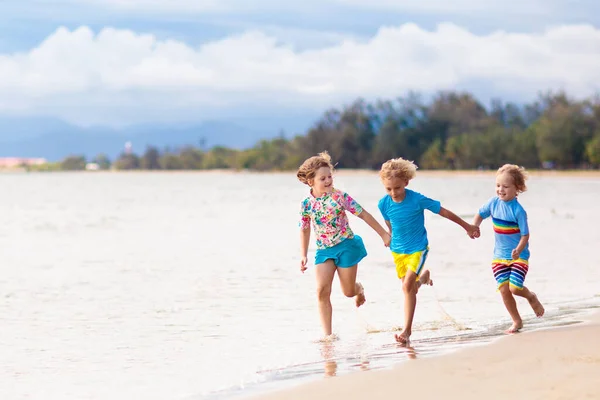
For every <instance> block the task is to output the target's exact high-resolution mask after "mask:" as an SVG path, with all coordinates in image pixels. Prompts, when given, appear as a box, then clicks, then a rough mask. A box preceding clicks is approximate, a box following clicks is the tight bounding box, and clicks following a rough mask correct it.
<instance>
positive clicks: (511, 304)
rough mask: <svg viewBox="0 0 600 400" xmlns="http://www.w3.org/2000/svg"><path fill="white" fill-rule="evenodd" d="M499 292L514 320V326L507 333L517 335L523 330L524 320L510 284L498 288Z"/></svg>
mask: <svg viewBox="0 0 600 400" xmlns="http://www.w3.org/2000/svg"><path fill="white" fill-rule="evenodd" d="M498 291H499V292H500V294H501V295H502V301H503V302H504V307H506V310H507V311H508V313H509V314H510V318H512V320H513V324H512V326H511V327H510V328H509V329H508V330H507V331H506V333H516V332H518V331H519V330H520V329H521V328H523V320H522V319H521V315H519V310H518V309H517V302H516V301H515V298H514V297H513V294H512V292H511V291H510V287H509V285H508V282H507V283H505V284H503V285H502V286H500V287H499V288H498Z"/></svg>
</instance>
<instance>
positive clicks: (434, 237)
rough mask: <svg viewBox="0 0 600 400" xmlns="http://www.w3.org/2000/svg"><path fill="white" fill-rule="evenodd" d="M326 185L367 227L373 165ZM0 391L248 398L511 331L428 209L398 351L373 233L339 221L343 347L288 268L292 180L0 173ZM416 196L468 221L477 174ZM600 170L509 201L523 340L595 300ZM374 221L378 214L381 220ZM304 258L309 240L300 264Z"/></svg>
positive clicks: (550, 180)
mask: <svg viewBox="0 0 600 400" xmlns="http://www.w3.org/2000/svg"><path fill="white" fill-rule="evenodd" d="M335 185H336V186H337V187H338V188H340V189H343V190H345V191H347V192H349V193H350V194H351V195H352V196H354V197H355V198H356V199H357V200H358V201H359V202H360V203H361V204H362V205H363V206H364V207H365V208H366V209H367V210H369V211H370V212H371V213H372V214H373V215H374V216H375V217H376V218H377V219H378V220H379V221H381V217H380V216H379V213H378V210H377V201H378V199H379V198H380V197H381V196H382V195H383V188H382V187H381V185H380V183H379V181H378V179H377V177H376V175H375V174H372V173H364V172H356V173H351V172H342V173H339V174H338V175H336V177H335ZM0 187H2V189H3V191H2V196H0V211H1V212H2V223H1V224H0V326H1V328H0V398H2V399H6V400H9V399H10V400H21V399H44V400H46V399H74V400H75V399H76V400H84V399H93V400H99V399H103V400H104V399H106V400H108V399H110V400H120V399H123V400H125V399H127V400H129V399H145V400H153V399H161V400H193V399H217V398H248V397H252V396H254V395H257V394H260V393H262V392H266V391H270V390H276V389H280V388H285V387H290V386H293V385H297V384H300V383H302V382H306V381H310V380H316V379H324V378H327V377H331V376H334V375H342V374H347V373H350V372H357V371H361V370H372V369H381V368H389V367H391V366H393V365H396V364H398V363H402V362H408V361H409V360H410V359H413V358H420V357H432V356H435V355H437V354H442V353H445V352H449V351H453V350H456V349H459V348H461V347H464V346H470V345H482V344H485V343H489V342H490V341H492V340H494V339H495V338H497V337H500V336H502V331H503V330H504V329H505V328H506V327H508V326H509V325H510V319H509V318H508V314H507V313H506V311H505V309H504V307H503V305H502V302H501V300H500V297H499V295H498V293H496V291H495V283H494V279H493V276H492V274H491V271H490V266H489V263H490V260H491V252H492V248H493V233H492V228H491V224H490V222H489V221H485V222H484V223H483V225H482V237H481V238H480V239H477V240H471V239H469V238H468V237H467V236H466V234H465V233H464V231H463V230H462V229H461V228H460V227H458V226H457V225H455V224H453V223H452V222H450V221H447V220H445V219H443V218H441V217H439V216H436V215H432V214H430V213H428V214H426V223H427V228H428V232H429V239H430V248H431V251H430V256H429V258H428V261H427V267H428V268H429V269H430V270H431V271H432V278H433V280H434V286H433V287H431V288H429V287H425V288H423V289H422V290H421V291H420V293H419V297H418V305H417V312H416V317H415V326H414V329H413V336H412V341H411V346H410V347H402V346H399V345H397V344H395V342H394V339H393V334H394V332H395V331H397V330H398V329H399V328H400V326H401V324H402V306H403V296H402V292H401V287H400V282H399V281H398V279H397V278H396V277H395V271H394V267H393V264H392V262H391V257H390V255H389V250H388V249H386V248H385V247H383V245H382V243H381V242H380V239H379V237H378V236H377V235H376V234H375V233H374V232H373V231H371V229H370V228H369V227H368V226H367V225H366V224H365V223H364V222H363V221H361V220H360V219H358V218H354V217H353V216H350V217H349V218H350V223H351V226H352V228H353V230H354V231H355V232H356V233H358V234H360V235H361V236H362V237H363V239H364V241H365V244H366V246H367V250H368V252H369V256H368V257H367V258H366V259H365V260H364V261H363V262H362V263H361V265H360V266H359V280H360V281H361V282H362V283H363V284H364V286H365V290H366V296H367V303H366V304H365V306H363V307H361V308H360V309H358V310H357V309H356V308H355V307H354V302H353V300H352V299H346V298H344V297H343V295H342V294H341V291H340V289H339V284H338V282H337V279H336V281H335V282H334V289H333V296H332V302H333V309H334V315H333V318H334V319H333V323H334V331H335V333H336V334H337V335H338V336H339V340H338V341H335V342H330V343H322V342H319V340H318V339H319V338H320V335H321V328H320V326H319V321H318V314H317V309H316V295H315V290H314V288H315V286H314V269H313V265H312V263H311V264H310V268H309V270H308V271H307V272H306V273H305V274H301V273H300V272H299V267H298V262H299V257H298V256H299V233H298V226H297V224H298V211H299V203H300V200H301V199H302V197H303V196H304V195H305V194H306V192H307V188H306V187H305V186H303V185H302V184H300V183H299V182H298V181H297V180H296V179H295V176H294V174H293V173H277V174H253V173H217V172H215V173H210V172H203V173H118V174H113V173H98V174H95V173H56V174H22V173H20V174H0ZM410 187H411V188H412V189H414V190H417V191H421V192H422V193H424V194H426V195H428V196H430V197H433V198H436V199H439V200H441V201H442V204H443V206H444V207H446V208H448V209H450V210H452V211H454V212H455V213H457V214H459V215H461V216H463V217H464V218H466V219H467V220H471V219H472V217H473V215H474V213H475V212H476V211H477V210H478V208H479V207H480V206H481V205H482V204H483V203H484V202H485V201H486V200H487V199H488V198H489V197H490V196H492V195H493V194H494V177H493V175H490V174H468V175H450V174H449V175H446V174H438V175H435V174H427V173H420V174H419V175H418V176H417V178H416V179H415V180H414V181H413V182H411V184H410ZM598 198H600V178H594V177H577V176H575V175H535V174H534V175H532V176H531V179H530V180H529V191H527V192H526V193H524V194H523V195H522V196H520V201H521V203H522V204H523V205H524V206H525V208H526V209H527V211H528V214H529V221H530V229H531V241H530V249H531V253H532V256H531V259H530V272H529V274H528V276H527V280H526V285H527V286H528V287H530V288H531V289H532V290H533V291H535V292H536V293H537V294H538V296H539V298H540V300H541V301H542V302H543V303H544V305H545V307H546V316H545V317H544V318H541V319H537V318H535V316H534V314H533V312H532V311H531V309H530V307H529V305H528V304H527V302H526V301H525V300H523V299H519V301H518V304H519V308H520V310H521V313H522V315H523V317H524V322H525V330H532V329H538V328H546V327H552V326H559V325H565V324H571V323H576V322H577V321H578V320H579V319H580V318H581V317H582V315H584V314H585V313H587V312H589V311H590V310H592V309H595V308H598V307H599V306H600V268H599V265H598V264H599V262H598V258H597V255H596V252H595V250H596V249H597V248H598V245H599V244H600V229H599V228H598V227H600V213H598V212H597V209H596V208H597V206H596V204H597V199H598ZM381 222H382V221H381ZM313 255H314V244H313V243H311V247H310V252H309V259H311V257H312V256H313Z"/></svg>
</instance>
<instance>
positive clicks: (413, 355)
mask: <svg viewBox="0 0 600 400" xmlns="http://www.w3.org/2000/svg"><path fill="white" fill-rule="evenodd" d="M396 348H398V349H400V351H399V354H402V353H404V354H406V356H407V357H408V359H409V360H416V359H417V351H416V350H415V348H414V347H412V346H411V345H410V342H409V343H396Z"/></svg>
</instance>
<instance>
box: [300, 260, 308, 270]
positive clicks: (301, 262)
mask: <svg viewBox="0 0 600 400" xmlns="http://www.w3.org/2000/svg"><path fill="white" fill-rule="evenodd" d="M307 262H308V258H306V257H302V260H300V272H302V273H304V271H306V270H307V269H308V268H307V267H306V263H307Z"/></svg>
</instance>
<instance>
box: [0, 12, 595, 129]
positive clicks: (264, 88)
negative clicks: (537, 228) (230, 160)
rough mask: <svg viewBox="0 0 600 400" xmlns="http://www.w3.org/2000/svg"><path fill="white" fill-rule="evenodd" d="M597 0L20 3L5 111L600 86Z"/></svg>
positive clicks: (303, 111)
mask: <svg viewBox="0 0 600 400" xmlns="http://www.w3.org/2000/svg"><path fill="white" fill-rule="evenodd" d="M599 66H600V5H598V3H595V2H593V1H591V0H583V1H561V0H559V1H554V2H552V3H550V2H547V3H546V4H545V2H543V1H538V0H533V1H516V0H506V1H504V2H502V3H500V2H497V1H491V0H479V1H477V0H457V1H454V2H446V1H441V0H421V1H418V2H417V1H409V0H370V1H368V2H367V1H359V0H321V1H317V0H304V1H293V0H288V1H285V2H284V1H274V0H263V1H252V0H246V1H241V0H220V1H218V0H211V1H203V0H170V1H166V0H55V1H49V0H19V1H15V0H8V1H7V0H4V1H0V115H17V116H51V117H57V118H61V119H64V120H66V121H69V122H72V123H76V124H81V125H90V124H100V123H101V124H108V125H113V126H123V125H128V124H135V123H148V122H154V121H156V122H166V123H171V122H182V121H192V122H193V121H201V120H209V119H222V118H237V117H243V118H250V117H259V116H269V115H273V113H277V115H278V117H279V119H284V120H285V119H286V118H288V117H289V118H290V120H292V119H295V120H298V119H299V120H302V119H303V118H304V119H306V118H310V116H311V115H318V114H319V113H320V112H321V111H323V110H324V109H326V108H329V107H332V106H336V107H337V106H341V105H342V104H345V103H348V102H350V101H352V100H353V99H355V98H357V97H359V96H360V97H365V98H367V99H375V98H378V97H384V98H392V97H396V96H398V95H402V94H404V93H406V92H407V91H409V90H416V91H419V92H422V93H433V92H435V91H436V90H441V89H466V90H469V91H471V92H473V93H475V94H476V95H477V96H478V97H479V98H480V99H482V101H484V102H487V101H488V100H489V99H490V98H492V97H501V98H504V99H507V100H515V101H518V102H523V101H528V100H531V99H532V98H534V97H535V96H536V94H537V92H539V91H545V90H549V89H554V90H558V89H565V90H567V91H568V92H569V93H571V94H572V95H574V96H578V97H584V96H589V95H592V94H594V93H595V92H596V91H598V90H599V89H600V67H599Z"/></svg>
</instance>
